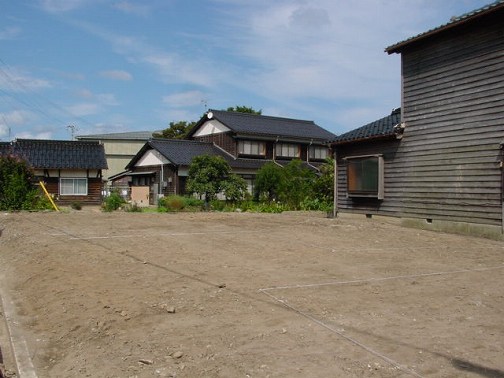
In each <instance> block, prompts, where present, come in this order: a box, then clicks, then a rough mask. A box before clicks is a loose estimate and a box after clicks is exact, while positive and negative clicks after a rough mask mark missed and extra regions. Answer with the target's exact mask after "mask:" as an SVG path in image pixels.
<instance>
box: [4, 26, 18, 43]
mask: <svg viewBox="0 0 504 378" xmlns="http://www.w3.org/2000/svg"><path fill="white" fill-rule="evenodd" d="M20 33H21V29H20V28H17V27H12V26H11V27H7V28H5V29H3V30H0V41H1V40H9V39H14V38H16V37H17V36H18V35H19V34H20Z"/></svg>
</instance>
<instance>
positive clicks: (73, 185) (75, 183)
mask: <svg viewBox="0 0 504 378" xmlns="http://www.w3.org/2000/svg"><path fill="white" fill-rule="evenodd" d="M60 194H61V195H62V196H75V195H80V196H87V194H88V180H87V178H62V179H60Z"/></svg>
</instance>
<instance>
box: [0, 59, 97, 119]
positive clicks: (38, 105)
mask: <svg viewBox="0 0 504 378" xmlns="http://www.w3.org/2000/svg"><path fill="white" fill-rule="evenodd" d="M0 63H2V65H3V66H5V69H3V68H2V67H0V74H2V76H4V77H5V82H6V84H7V85H8V87H9V88H10V90H11V92H21V93H29V94H30V96H31V97H32V100H31V101H28V100H27V99H26V96H25V98H21V96H17V95H15V94H14V93H10V92H8V91H5V90H3V89H1V88H0V91H1V92H2V93H4V94H5V95H7V96H9V97H11V98H12V99H14V100H16V101H18V102H19V103H21V104H23V105H24V106H26V107H28V108H29V109H30V110H32V111H35V112H37V113H39V114H41V115H43V116H44V117H46V118H47V119H49V120H51V121H57V122H58V123H60V124H62V125H67V124H68V123H73V122H68V120H67V121H63V120H61V119H60V118H59V117H57V116H55V115H54V114H49V113H48V112H46V111H45V110H42V109H44V108H46V107H44V106H43V105H42V103H47V104H49V105H50V106H51V107H53V108H54V109H56V110H57V111H58V112H60V113H62V114H65V115H67V116H70V117H71V119H72V120H79V121H81V122H82V123H84V124H87V125H88V126H91V127H94V126H95V125H94V124H93V123H91V122H89V121H87V120H86V119H84V118H81V117H78V116H75V115H73V114H72V113H70V112H69V111H68V110H67V109H65V108H64V107H62V106H60V105H58V104H56V103H55V102H53V101H51V100H49V99H48V98H46V97H43V96H41V95H39V94H38V93H36V92H34V91H32V90H31V89H30V88H27V87H26V86H25V85H24V84H23V83H21V82H19V81H17V80H14V79H13V77H15V76H16V75H15V74H14V73H13V72H12V70H11V69H10V67H9V66H8V65H7V63H5V61H4V60H3V59H1V58H0ZM37 99H39V101H36V100H37ZM40 100H41V102H40Z"/></svg>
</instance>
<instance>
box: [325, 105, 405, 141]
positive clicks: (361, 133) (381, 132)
mask: <svg viewBox="0 0 504 378" xmlns="http://www.w3.org/2000/svg"><path fill="white" fill-rule="evenodd" d="M400 123H401V108H397V109H394V110H393V111H392V113H391V114H390V115H388V116H386V117H383V118H380V119H379V120H377V121H374V122H371V123H368V124H366V125H364V126H361V127H359V128H357V129H354V130H351V131H349V132H347V133H344V134H341V135H340V136H338V137H337V138H336V139H334V140H333V141H332V143H333V144H343V143H349V142H356V141H362V140H370V139H379V138H388V137H395V136H396V135H397V134H398V133H400V132H401V131H402V130H399V129H398V128H397V126H398V125H399V124H400Z"/></svg>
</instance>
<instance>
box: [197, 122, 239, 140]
mask: <svg viewBox="0 0 504 378" xmlns="http://www.w3.org/2000/svg"><path fill="white" fill-rule="evenodd" d="M228 131H230V129H229V128H228V127H226V126H224V125H223V124H222V123H220V122H219V121H217V120H215V119H213V120H209V121H206V122H205V123H204V124H203V125H202V126H201V127H200V128H199V130H198V131H196V132H195V133H194V136H195V137H201V136H205V135H212V134H221V133H225V132H228Z"/></svg>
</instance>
